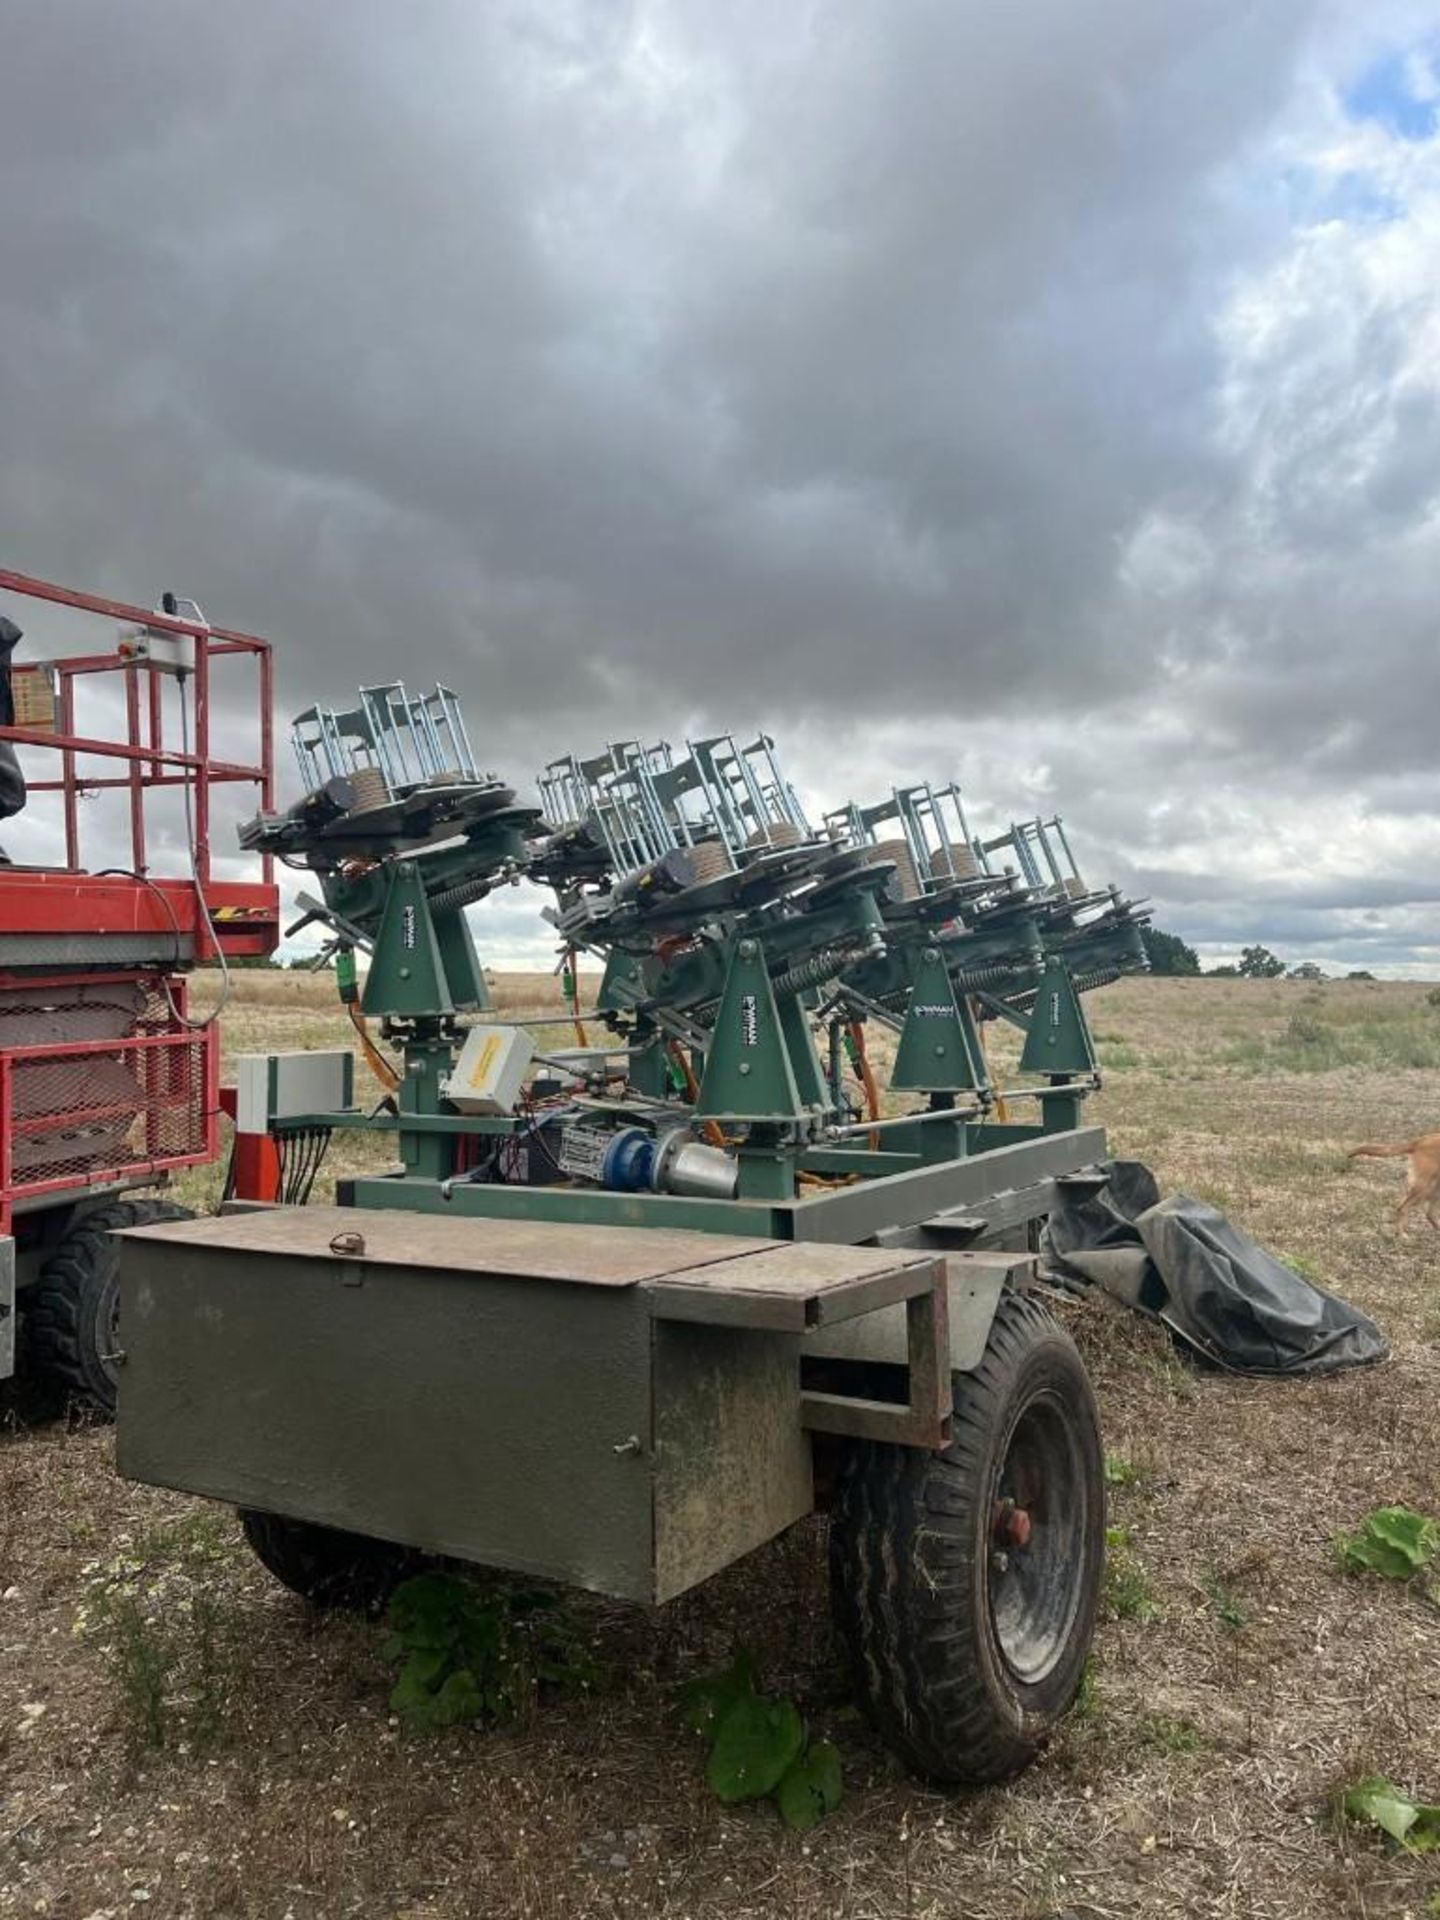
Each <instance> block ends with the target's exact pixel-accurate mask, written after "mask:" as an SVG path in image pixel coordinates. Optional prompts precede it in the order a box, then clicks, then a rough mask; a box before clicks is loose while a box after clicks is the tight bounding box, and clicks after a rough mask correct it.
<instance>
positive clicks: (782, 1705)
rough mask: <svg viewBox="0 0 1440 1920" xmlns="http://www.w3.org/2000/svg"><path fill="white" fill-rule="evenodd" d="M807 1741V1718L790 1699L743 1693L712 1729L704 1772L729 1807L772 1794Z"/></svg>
mask: <svg viewBox="0 0 1440 1920" xmlns="http://www.w3.org/2000/svg"><path fill="white" fill-rule="evenodd" d="M804 1745H805V1722H804V1721H803V1720H802V1719H801V1718H800V1714H799V1710H798V1709H797V1708H796V1706H795V1705H794V1703H793V1702H792V1701H789V1700H762V1699H761V1698H760V1697H759V1696H758V1695H757V1694H753V1693H752V1694H746V1695H744V1696H743V1697H742V1698H741V1699H739V1700H737V1701H736V1702H735V1704H734V1705H733V1706H732V1707H731V1708H730V1710H729V1712H728V1713H727V1714H726V1715H725V1717H724V1719H723V1720H722V1721H721V1722H720V1724H719V1726H718V1727H717V1728H716V1729H715V1744H714V1746H713V1747H712V1748H711V1749H710V1764H709V1766H708V1768H707V1769H706V1777H707V1779H708V1780H709V1782H710V1785H711V1786H712V1787H713V1788H714V1789H715V1792H716V1793H717V1794H718V1795H719V1796H720V1798H721V1799H722V1800H723V1801H724V1802H725V1804H726V1805H727V1806H733V1805H735V1804H736V1802H738V1801H741V1800H758V1799H759V1798H760V1797H761V1796H762V1795H763V1794H767V1793H773V1792H774V1791H775V1789H776V1787H778V1786H779V1784H780V1782H781V1781H782V1780H783V1779H784V1777H785V1775H786V1773H787V1772H788V1771H789V1769H790V1765H791V1763H792V1761H794V1760H795V1759H797V1758H798V1756H799V1754H800V1750H801V1748H802V1747H803V1746H804Z"/></svg>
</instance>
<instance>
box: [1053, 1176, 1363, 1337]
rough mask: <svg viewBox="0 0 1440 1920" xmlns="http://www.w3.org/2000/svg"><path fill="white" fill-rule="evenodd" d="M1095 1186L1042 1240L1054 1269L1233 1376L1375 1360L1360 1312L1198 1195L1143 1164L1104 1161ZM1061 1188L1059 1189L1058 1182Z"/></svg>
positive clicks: (1060, 1210) (1058, 1210)
mask: <svg viewBox="0 0 1440 1920" xmlns="http://www.w3.org/2000/svg"><path fill="white" fill-rule="evenodd" d="M1099 1171H1100V1172H1102V1173H1104V1174H1106V1175H1107V1176H1108V1178H1107V1181H1106V1184H1105V1186H1104V1187H1101V1188H1098V1189H1096V1190H1094V1191H1092V1192H1090V1193H1088V1194H1086V1193H1083V1192H1080V1193H1076V1194H1074V1195H1073V1196H1066V1197H1064V1198H1062V1199H1061V1200H1060V1202H1059V1204H1058V1205H1057V1206H1056V1207H1055V1209H1054V1211H1053V1212H1052V1213H1051V1215H1050V1224H1049V1228H1048V1231H1047V1246H1048V1253H1049V1256H1050V1260H1051V1262H1052V1263H1053V1265H1054V1267H1055V1269H1056V1277H1057V1278H1060V1279H1062V1280H1065V1279H1068V1280H1070V1281H1071V1282H1072V1283H1073V1282H1075V1281H1079V1282H1081V1283H1082V1284H1089V1285H1093V1286H1098V1287H1101V1288H1103V1289H1104V1291H1105V1292H1106V1293H1108V1294H1111V1295H1113V1296H1114V1298H1116V1299H1117V1300H1121V1301H1123V1302H1124V1304H1125V1305H1126V1306H1130V1307H1135V1308H1138V1309H1139V1310H1140V1311H1141V1312H1142V1313H1149V1314H1153V1315H1154V1316H1155V1317H1156V1318H1158V1319H1160V1320H1162V1321H1163V1322H1164V1323H1165V1325H1166V1326H1167V1327H1169V1328H1170V1330H1171V1332H1172V1333H1173V1334H1174V1335H1175V1336H1176V1337H1177V1339H1179V1340H1181V1341H1183V1342H1184V1343H1185V1344H1186V1345H1187V1346H1189V1347H1192V1348H1193V1349H1195V1351H1196V1352H1198V1353H1200V1354H1201V1355H1203V1356H1204V1357H1205V1358H1207V1359H1209V1360H1211V1361H1213V1362H1214V1364H1215V1365H1216V1366H1220V1367H1225V1368H1228V1369H1229V1370H1230V1371H1231V1372H1235V1373H1268V1374H1299V1373H1333V1372H1336V1371H1338V1370H1339V1369H1340V1368H1342V1367H1360V1366H1366V1365H1368V1364H1369V1363H1370V1362H1372V1361H1375V1360H1383V1359H1384V1357H1385V1355H1386V1354H1387V1353H1388V1352H1389V1350H1390V1349H1389V1343H1388V1342H1387V1341H1386V1339H1385V1336H1384V1334H1383V1333H1381V1331H1380V1329H1379V1328H1378V1327H1377V1326H1376V1325H1375V1322H1374V1321H1373V1320H1371V1319H1369V1318H1368V1317H1367V1316H1366V1315H1365V1314H1363V1313H1361V1312H1360V1311H1359V1310H1358V1308H1355V1307H1352V1306H1349V1305H1347V1303H1346V1302H1345V1301H1343V1300H1340V1299H1337V1298H1336V1296H1335V1295H1334V1294H1331V1293H1326V1292H1325V1291H1324V1289H1323V1288H1321V1287H1317V1286H1315V1285H1314V1284H1313V1283H1312V1282H1311V1281H1309V1280H1307V1279H1306V1278H1305V1276H1304V1275H1303V1274H1300V1273H1297V1272H1296V1271H1295V1269H1294V1268H1293V1267H1287V1266H1286V1265H1285V1263H1284V1262H1283V1261H1281V1260H1277V1259H1276V1258H1275V1256H1274V1254H1272V1253H1267V1252H1266V1250H1265V1248H1264V1247H1262V1246H1259V1245H1258V1244H1257V1243H1256V1242H1255V1241H1254V1240H1251V1239H1250V1238H1249V1237H1248V1236H1247V1235H1246V1234H1243V1233H1241V1232H1240V1231H1239V1229H1238V1228H1237V1227H1234V1226H1232V1225H1231V1223H1230V1222H1229V1221H1228V1220H1227V1219H1226V1218H1225V1216H1224V1214H1223V1213H1219V1212H1217V1211H1216V1209H1215V1208H1214V1207H1211V1206H1207V1205H1206V1204H1205V1202H1204V1201H1202V1200H1192V1199H1191V1197H1190V1196H1189V1194H1185V1193H1177V1194H1173V1195H1171V1197H1170V1198H1169V1199H1162V1198H1161V1197H1160V1189H1159V1188H1158V1186H1157V1185H1156V1183H1155V1177H1154V1175H1153V1174H1152V1173H1151V1172H1150V1170H1149V1168H1148V1167H1144V1166H1142V1165H1141V1164H1140V1163H1139V1161H1137V1160H1112V1161H1109V1162H1107V1163H1106V1164H1105V1165H1104V1166H1102V1167H1101V1168H1100V1169H1099ZM1062 1191H1063V1190H1062Z"/></svg>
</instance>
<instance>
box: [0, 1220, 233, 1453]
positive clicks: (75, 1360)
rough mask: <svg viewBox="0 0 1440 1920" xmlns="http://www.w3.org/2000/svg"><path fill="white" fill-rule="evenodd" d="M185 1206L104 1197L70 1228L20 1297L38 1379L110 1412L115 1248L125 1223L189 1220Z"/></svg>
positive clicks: (115, 1339)
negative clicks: (26, 1291)
mask: <svg viewBox="0 0 1440 1920" xmlns="http://www.w3.org/2000/svg"><path fill="white" fill-rule="evenodd" d="M194 1218H195V1214H194V1211H193V1209H191V1208H190V1207H180V1206H176V1204H175V1202H174V1201H173V1200H156V1199H153V1198H150V1197H143V1196H142V1197H137V1198H134V1199H122V1200H106V1201H104V1202H103V1203H102V1204H101V1205H99V1206H96V1207H89V1208H87V1209H86V1211H85V1212H84V1213H82V1214H80V1216H79V1217H78V1218H77V1219H76V1220H75V1221H74V1222H72V1224H71V1225H70V1226H69V1227H68V1228H67V1230H66V1232H65V1233H64V1235H63V1236H62V1238H61V1239H60V1240H59V1242H58V1243H57V1244H56V1247H55V1250H54V1252H53V1253H52V1254H51V1255H50V1258H49V1259H48V1260H47V1261H46V1262H45V1265H44V1266H43V1267H42V1268H41V1270H40V1277H39V1279H38V1280H37V1281H36V1282H35V1285H34V1287H33V1288H31V1289H30V1291H29V1293H28V1294H27V1296H26V1297H25V1299H24V1301H23V1302H22V1306H23V1310H24V1314H25V1339H26V1353H27V1362H28V1365H29V1366H30V1367H32V1368H33V1369H34V1370H35V1372H36V1373H37V1374H38V1375H40V1376H41V1377H42V1384H43V1385H44V1386H46V1387H48V1388H50V1389H51V1390H52V1391H53V1392H55V1393H57V1394H68V1395H69V1396H70V1397H71V1398H72V1399H74V1400H78V1401H81V1402H83V1404H84V1405H86V1406H88V1407H91V1408H93V1409H94V1410H95V1411H96V1412H97V1413H101V1414H106V1415H113V1414H114V1412H115V1400H116V1390H117V1386H118V1382H119V1373H118V1368H117V1363H116V1361H115V1358H114V1356H115V1353H116V1350H117V1348H118V1345H119V1329H120V1248H119V1244H118V1243H117V1241H116V1240H115V1238H114V1235H115V1233H116V1232H117V1231H118V1230H119V1229H121V1228H123V1227H146V1226H150V1225H152V1224H153V1223H154V1222H155V1221H157V1220H193V1219H194Z"/></svg>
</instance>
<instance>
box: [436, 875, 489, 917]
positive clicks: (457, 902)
mask: <svg viewBox="0 0 1440 1920" xmlns="http://www.w3.org/2000/svg"><path fill="white" fill-rule="evenodd" d="M494 886H495V882H494V880H493V879H484V880H482V879H479V878H478V877H477V878H476V879H474V880H462V881H461V882H460V883H459V885H458V886H454V887H446V888H445V889H444V891H443V892H441V893H432V894H431V895H430V902H429V904H430V911H431V913H453V912H454V911H455V909H456V908H457V907H470V906H473V905H474V904H475V902H476V901H477V900H483V899H484V898H485V896H486V894H487V893H490V892H492V891H493V889H494Z"/></svg>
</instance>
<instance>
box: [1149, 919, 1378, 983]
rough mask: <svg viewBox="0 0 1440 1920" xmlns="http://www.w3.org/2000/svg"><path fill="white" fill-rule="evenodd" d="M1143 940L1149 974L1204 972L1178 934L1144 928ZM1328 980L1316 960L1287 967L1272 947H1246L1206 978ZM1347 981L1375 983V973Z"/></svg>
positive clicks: (1358, 973)
mask: <svg viewBox="0 0 1440 1920" xmlns="http://www.w3.org/2000/svg"><path fill="white" fill-rule="evenodd" d="M1141 938H1142V939H1143V940H1144V942H1145V956H1146V958H1147V959H1148V960H1149V962H1150V971H1151V972H1152V973H1159V974H1172V975H1174V974H1182V975H1195V974H1200V973H1205V969H1204V968H1203V967H1202V966H1201V965H1200V956H1199V954H1198V953H1197V952H1196V951H1195V949H1194V947H1191V946H1187V945H1186V943H1185V941H1183V940H1182V939H1181V938H1180V936H1179V934H1178V933H1165V932H1163V931H1162V930H1161V929H1160V928H1159V927H1144V928H1142V929H1141ZM1282 977H1283V978H1284V979H1286V980H1328V979H1329V978H1330V975H1329V974H1328V973H1326V971H1325V969H1324V968H1323V967H1322V966H1319V965H1318V964H1317V963H1316V962H1315V961H1314V960H1302V961H1301V962H1300V963H1299V965H1298V966H1294V967H1291V966H1287V965H1286V963H1285V962H1284V961H1283V960H1282V959H1281V958H1280V956H1279V954H1278V953H1272V952H1271V951H1270V949H1269V947H1262V946H1260V945H1258V944H1257V945H1255V946H1253V947H1243V948H1242V949H1241V951H1240V960H1239V964H1238V965H1235V964H1231V963H1230V962H1228V961H1227V962H1226V964H1225V965H1224V966H1219V967H1211V968H1210V970H1209V972H1208V974H1206V978H1207V979H1210V980H1279V979H1281V978H1282ZM1345 978H1346V979H1347V980H1373V979H1374V978H1375V976H1374V974H1373V973H1368V972H1366V970H1365V969H1364V968H1363V967H1356V968H1354V969H1353V970H1352V971H1351V972H1349V973H1347V974H1346V975H1345Z"/></svg>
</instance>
